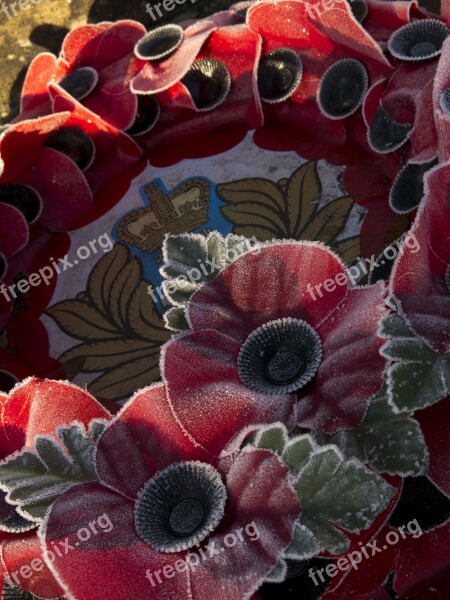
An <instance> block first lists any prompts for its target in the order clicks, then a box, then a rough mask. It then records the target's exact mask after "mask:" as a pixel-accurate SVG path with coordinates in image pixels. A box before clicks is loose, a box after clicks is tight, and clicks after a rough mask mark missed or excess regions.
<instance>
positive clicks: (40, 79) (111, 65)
mask: <svg viewBox="0 0 450 600" xmlns="http://www.w3.org/2000/svg"><path fill="white" fill-rule="evenodd" d="M143 35H145V28H144V26H143V25H141V24H140V23H137V22H136V21H119V22H118V23H101V24H99V25H85V26H83V27H79V28H77V29H75V30H74V31H72V32H70V33H69V34H68V35H67V37H66V38H65V40H64V43H63V47H62V50H61V54H60V56H59V58H58V59H56V58H55V57H54V56H53V55H52V54H48V53H45V54H40V55H39V56H37V57H36V58H35V59H34V61H33V62H32V63H31V65H30V67H29V69H28V72H27V77H26V79H25V83H24V86H23V89H22V106H21V114H20V116H19V119H20V120H24V119H29V118H34V117H38V116H41V115H45V114H48V113H49V112H51V110H52V108H51V102H50V97H49V94H48V85H49V84H50V83H56V84H58V85H60V86H61V87H63V88H64V89H65V90H67V92H68V93H69V94H70V95H71V96H72V97H73V98H74V99H75V100H79V101H81V102H82V103H83V105H84V106H86V108H87V109H88V110H90V111H91V112H93V113H95V114H96V115H98V116H99V117H100V118H101V119H103V120H104V121H106V122H107V123H109V124H110V125H112V126H113V127H115V128H117V129H127V128H128V127H130V126H131V125H132V124H133V122H134V119H135V117H136V111H137V99H136V97H135V95H134V94H133V93H132V92H131V91H130V86H129V84H130V81H131V79H132V78H133V77H134V76H135V75H136V74H137V73H138V72H139V70H140V69H141V68H142V67H143V66H144V63H143V61H140V60H139V59H137V58H136V57H135V56H134V54H133V48H134V45H135V44H136V42H137V41H138V40H139V39H140V38H141V37H142V36H143Z"/></svg>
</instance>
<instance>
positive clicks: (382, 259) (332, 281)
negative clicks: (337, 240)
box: [306, 233, 420, 300]
mask: <svg viewBox="0 0 450 600" xmlns="http://www.w3.org/2000/svg"><path fill="white" fill-rule="evenodd" d="M403 246H404V247H406V248H409V250H411V252H412V253H413V254H415V253H416V252H418V251H419V250H420V244H419V240H418V239H417V238H416V236H415V234H414V233H408V234H407V235H406V237H405V238H404V239H400V240H398V241H397V242H396V243H395V244H392V245H391V246H388V247H387V248H386V249H385V250H384V252H383V254H382V255H381V256H379V257H377V256H375V255H372V256H371V257H370V258H360V259H359V260H358V262H357V263H356V264H355V265H352V266H351V267H349V268H348V269H347V270H346V272H345V273H343V272H340V273H338V274H337V275H336V277H334V278H331V277H329V278H328V279H325V281H322V282H321V283H318V284H316V285H314V286H313V285H312V284H311V283H308V285H307V286H306V290H307V292H308V294H309V295H310V296H311V298H312V299H313V300H317V297H319V298H323V292H324V291H325V292H334V290H335V289H336V287H338V286H346V285H347V284H348V282H349V281H350V283H351V284H352V285H355V284H356V283H357V282H358V281H359V280H360V279H361V278H362V277H364V275H368V274H369V273H370V272H371V271H373V269H376V268H378V267H380V266H383V265H384V264H385V263H386V261H389V260H394V258H396V257H397V255H398V252H399V250H400V248H401V247H403ZM322 288H323V290H322Z"/></svg>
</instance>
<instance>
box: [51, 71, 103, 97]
mask: <svg viewBox="0 0 450 600" xmlns="http://www.w3.org/2000/svg"><path fill="white" fill-rule="evenodd" d="M97 82H98V74H97V71H96V70H95V69H92V68H91V67H80V68H79V69H76V70H75V71H72V72H71V73H69V74H68V75H66V76H65V77H64V78H63V79H61V81H60V82H59V85H60V86H61V87H62V88H63V89H64V90H66V92H68V93H69V94H70V95H71V96H72V97H73V98H75V99H76V100H83V98H86V96H88V95H89V94H90V93H91V92H92V90H93V89H94V88H95V86H96V85H97Z"/></svg>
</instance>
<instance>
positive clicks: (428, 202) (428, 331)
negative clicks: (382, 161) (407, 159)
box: [390, 163, 450, 352]
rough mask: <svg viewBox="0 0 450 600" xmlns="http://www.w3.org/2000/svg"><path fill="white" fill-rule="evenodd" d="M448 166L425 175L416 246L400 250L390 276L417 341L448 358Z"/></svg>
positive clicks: (449, 310)
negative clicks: (443, 353)
mask: <svg viewBox="0 0 450 600" xmlns="http://www.w3.org/2000/svg"><path fill="white" fill-rule="evenodd" d="M449 183H450V164H449V163H445V164H443V165H441V166H439V167H436V168H435V169H433V170H432V171H430V173H429V175H428V176H427V177H426V179H425V198H424V200H423V201H422V205H421V207H420V209H419V212H418V215H417V219H416V222H415V224H414V226H413V228H412V230H411V233H412V234H414V235H415V236H416V239H417V244H415V245H414V246H413V247H409V245H408V246H405V247H404V248H403V251H402V252H401V255H400V256H399V258H398V260H397V262H396V264H395V266H394V270H393V273H392V278H391V283H390V286H391V293H392V295H393V297H394V298H395V300H396V301H397V304H398V312H399V314H400V315H401V316H402V317H404V318H405V319H406V321H407V323H408V325H409V326H410V327H411V329H412V330H413V331H414V333H415V334H416V335H419V336H420V337H421V338H423V339H424V340H425V342H426V343H427V344H428V345H429V346H430V347H431V348H432V349H434V350H435V351H436V352H450V329H449V327H448V316H449V314H450V289H449V275H448V274H449V265H450V244H449V240H450V203H449V197H448V194H445V193H443V190H447V189H448V186H449Z"/></svg>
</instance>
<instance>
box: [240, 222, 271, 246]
mask: <svg viewBox="0 0 450 600" xmlns="http://www.w3.org/2000/svg"><path fill="white" fill-rule="evenodd" d="M233 233H235V234H236V235H243V236H244V237H247V238H252V237H255V238H256V239H257V240H258V241H259V242H269V241H270V240H273V239H274V237H276V236H274V234H273V232H272V231H270V230H269V229H265V228H264V227H254V226H253V225H236V227H233Z"/></svg>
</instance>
